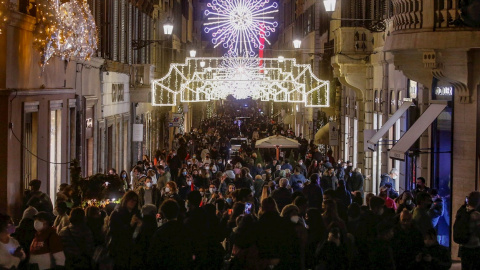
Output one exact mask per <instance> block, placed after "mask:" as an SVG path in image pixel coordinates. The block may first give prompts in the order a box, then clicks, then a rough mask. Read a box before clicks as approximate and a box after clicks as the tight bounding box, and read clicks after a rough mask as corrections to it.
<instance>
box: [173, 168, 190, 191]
mask: <svg viewBox="0 0 480 270" xmlns="http://www.w3.org/2000/svg"><path fill="white" fill-rule="evenodd" d="M187 175H188V171H187V168H182V169H181V170H180V171H179V175H178V176H177V178H176V179H175V180H174V181H175V183H176V184H177V186H178V187H181V186H183V185H185V182H186V181H187Z"/></svg>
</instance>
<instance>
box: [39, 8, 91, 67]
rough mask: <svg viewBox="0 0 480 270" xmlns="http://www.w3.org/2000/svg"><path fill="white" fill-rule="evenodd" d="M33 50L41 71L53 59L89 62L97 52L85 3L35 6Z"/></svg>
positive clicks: (88, 9)
mask: <svg viewBox="0 0 480 270" xmlns="http://www.w3.org/2000/svg"><path fill="white" fill-rule="evenodd" d="M34 36H35V39H34V46H35V47H36V48H37V49H38V50H40V52H41V60H40V65H41V66H42V67H44V66H45V65H46V64H47V63H48V61H49V60H50V59H51V57H52V56H53V55H57V56H59V57H61V59H62V60H67V61H68V60H70V59H73V58H77V59H81V60H88V59H90V57H91V56H93V55H94V53H95V51H96V50H97V29H96V25H95V20H94V19H93V16H92V14H91V12H90V8H89V6H88V3H87V1H86V0H70V1H67V2H64V3H59V2H58V1H56V0H41V1H39V2H37V25H36V28H35V33H34Z"/></svg>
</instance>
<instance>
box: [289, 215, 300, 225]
mask: <svg viewBox="0 0 480 270" xmlns="http://www.w3.org/2000/svg"><path fill="white" fill-rule="evenodd" d="M299 220H300V217H299V216H293V217H291V218H290V221H292V222H293V223H295V224H296V223H298V221H299Z"/></svg>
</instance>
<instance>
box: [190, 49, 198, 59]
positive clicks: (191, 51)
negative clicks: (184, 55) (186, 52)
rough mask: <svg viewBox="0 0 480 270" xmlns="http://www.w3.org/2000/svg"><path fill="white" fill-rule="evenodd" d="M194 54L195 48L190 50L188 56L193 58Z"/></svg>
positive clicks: (195, 52)
mask: <svg viewBox="0 0 480 270" xmlns="http://www.w3.org/2000/svg"><path fill="white" fill-rule="evenodd" d="M195 55H197V51H195V50H190V57H192V58H194V57H195Z"/></svg>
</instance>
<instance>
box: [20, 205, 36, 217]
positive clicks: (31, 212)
mask: <svg viewBox="0 0 480 270" xmlns="http://www.w3.org/2000/svg"><path fill="white" fill-rule="evenodd" d="M36 214H38V211H37V209H36V208H35V207H33V206H29V207H28V208H27V209H25V211H23V216H22V219H25V218H29V219H33V217H34V216H35V215H36Z"/></svg>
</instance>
